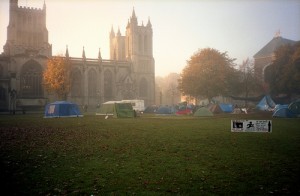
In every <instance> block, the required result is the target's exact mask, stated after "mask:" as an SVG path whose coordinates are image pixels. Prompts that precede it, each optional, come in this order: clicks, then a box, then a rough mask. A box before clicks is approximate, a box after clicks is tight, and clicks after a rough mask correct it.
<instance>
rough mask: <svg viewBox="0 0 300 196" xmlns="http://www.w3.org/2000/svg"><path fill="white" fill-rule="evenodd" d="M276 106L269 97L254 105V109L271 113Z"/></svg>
mask: <svg viewBox="0 0 300 196" xmlns="http://www.w3.org/2000/svg"><path fill="white" fill-rule="evenodd" d="M275 106H276V104H275V102H274V101H273V100H272V98H271V97H270V96H269V95H266V96H264V97H263V98H262V99H261V100H260V102H259V103H258V104H257V105H256V108H257V109H259V110H262V111H271V110H273V109H274V108H275Z"/></svg>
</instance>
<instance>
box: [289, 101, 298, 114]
mask: <svg viewBox="0 0 300 196" xmlns="http://www.w3.org/2000/svg"><path fill="white" fill-rule="evenodd" d="M288 108H289V109H290V110H291V111H292V112H293V113H294V114H295V115H296V116H297V117H300V99H298V100H296V101H294V102H292V103H290V104H289V106H288Z"/></svg>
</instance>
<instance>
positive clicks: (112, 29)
mask: <svg viewBox="0 0 300 196" xmlns="http://www.w3.org/2000/svg"><path fill="white" fill-rule="evenodd" d="M113 37H115V31H114V27H113V26H112V25H111V30H110V38H113Z"/></svg>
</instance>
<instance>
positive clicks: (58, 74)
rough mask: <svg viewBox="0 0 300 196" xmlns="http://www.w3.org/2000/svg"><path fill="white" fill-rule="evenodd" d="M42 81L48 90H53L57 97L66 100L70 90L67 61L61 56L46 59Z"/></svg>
mask: <svg viewBox="0 0 300 196" xmlns="http://www.w3.org/2000/svg"><path fill="white" fill-rule="evenodd" d="M43 81H44V86H45V88H46V90H47V91H48V92H54V93H55V94H56V95H57V96H58V98H60V99H63V100H66V99H67V95H68V93H69V92H70V65H69V62H68V61H67V60H66V59H65V58H63V57H62V56H55V57H52V58H50V59H48V61H47V68H46V70H45V71H44V73H43Z"/></svg>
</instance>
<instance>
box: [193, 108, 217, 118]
mask: <svg viewBox="0 0 300 196" xmlns="http://www.w3.org/2000/svg"><path fill="white" fill-rule="evenodd" d="M194 116H213V113H212V112H211V111H210V110H209V109H207V108H206V107H201V108H199V109H198V110H197V111H196V112H195V113H194Z"/></svg>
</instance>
